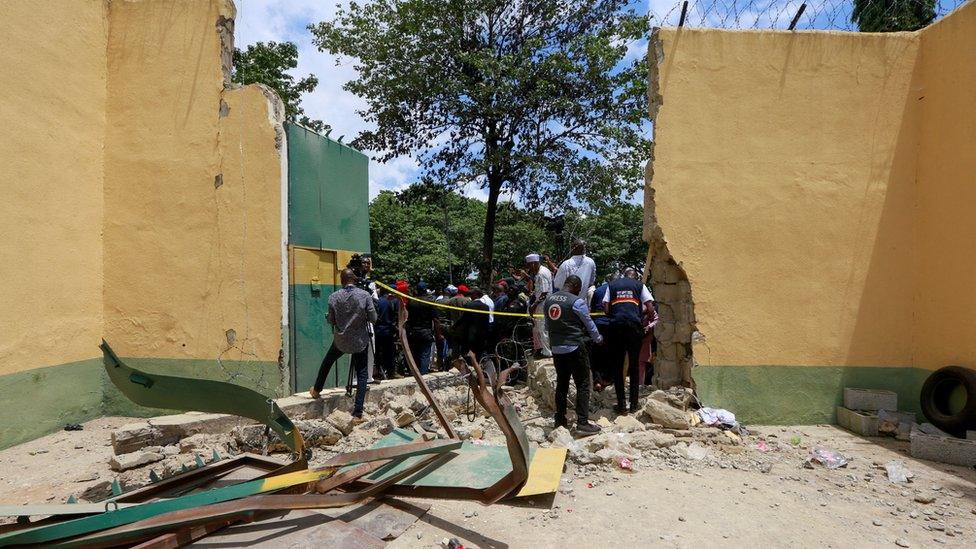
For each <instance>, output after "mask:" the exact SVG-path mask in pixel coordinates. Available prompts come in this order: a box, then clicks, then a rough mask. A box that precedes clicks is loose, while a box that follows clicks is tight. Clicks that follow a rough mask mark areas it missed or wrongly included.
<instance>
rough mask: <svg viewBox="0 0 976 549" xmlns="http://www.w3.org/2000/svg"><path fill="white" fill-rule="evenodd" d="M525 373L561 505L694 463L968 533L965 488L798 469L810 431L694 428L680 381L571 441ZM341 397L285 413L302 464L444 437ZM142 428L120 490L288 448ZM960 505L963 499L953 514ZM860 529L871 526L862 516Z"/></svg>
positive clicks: (447, 396) (607, 414) (98, 492)
mask: <svg viewBox="0 0 976 549" xmlns="http://www.w3.org/2000/svg"><path fill="white" fill-rule="evenodd" d="M536 374H537V375H536ZM529 379H530V380H531V381H530V383H529V386H528V387H519V388H515V389H511V390H507V394H508V396H509V398H510V399H511V400H512V402H513V404H514V406H515V408H516V410H517V412H518V414H519V417H520V418H522V421H523V424H524V426H525V433H526V437H527V438H528V439H529V441H530V442H532V443H533V444H536V445H538V446H540V447H553V448H565V449H566V450H567V464H566V471H565V473H564V474H563V478H562V480H561V482H560V488H559V492H560V494H561V497H566V498H568V499H569V500H572V499H574V498H575V497H576V494H577V493H578V492H579V491H580V490H583V489H589V488H595V489H599V490H600V491H601V493H611V494H612V493H614V489H615V486H614V484H616V483H619V482H625V481H626V480H625V479H626V478H627V477H628V475H629V474H631V473H633V472H635V471H653V470H664V469H669V470H676V471H683V472H686V473H688V474H690V475H693V476H701V471H703V470H704V469H705V468H712V469H724V470H736V469H738V470H751V471H757V472H760V473H763V474H766V475H771V476H772V477H774V478H775V479H777V480H778V481H779V482H780V483H781V484H782V485H783V487H784V489H783V493H784V494H785V493H791V490H790V485H791V484H804V485H807V484H813V483H815V482H820V483H823V484H824V485H826V486H827V487H826V488H824V489H823V490H822V491H821V492H820V494H821V496H820V498H818V499H817V500H816V501H815V502H816V503H817V504H818V505H820V506H828V505H830V502H831V501H832V500H834V499H836V498H843V499H844V500H847V501H850V502H856V503H859V504H874V505H878V506H880V507H882V508H884V509H889V510H890V513H891V516H893V517H899V518H902V519H903V520H904V521H907V522H906V524H908V525H911V524H914V525H916V526H914V527H917V528H920V529H921V530H922V531H924V532H926V533H927V534H928V535H929V537H931V536H932V535H937V536H938V537H936V538H934V539H935V540H936V541H937V542H939V543H941V542H943V541H945V540H951V539H952V538H953V537H955V536H960V535H963V533H964V531H965V532H967V533H971V531H972V528H971V527H969V526H966V527H964V526H962V525H961V524H962V523H963V520H961V519H963V518H964V517H965V516H968V517H969V519H967V520H968V521H970V522H971V521H972V516H973V514H976V509H973V514H970V508H971V507H972V505H971V501H972V500H971V499H968V498H971V497H973V494H972V493H971V492H970V493H966V494H964V493H963V492H961V491H960V490H959V489H957V487H951V488H950V487H945V488H943V487H941V486H928V485H925V486H919V485H920V484H921V483H920V482H919V481H918V480H917V478H916V479H913V478H912V477H913V476H915V475H913V474H912V472H911V471H908V470H907V469H905V468H904V463H902V462H900V461H897V462H884V463H882V462H875V463H871V462H864V461H861V462H859V461H858V459H857V457H856V455H855V456H854V457H853V458H852V460H851V463H850V464H849V465H848V467H847V468H845V469H837V470H826V469H823V468H821V469H817V470H810V469H803V468H802V463H803V461H804V459H805V458H806V456H807V455H808V454H809V451H810V449H811V448H813V447H815V446H816V445H817V444H818V441H817V440H815V439H814V438H813V437H811V436H810V435H809V434H807V433H806V432H802V431H799V430H796V429H790V428H785V427H784V428H763V432H762V433H758V432H757V433H748V432H747V431H741V432H733V431H728V430H723V429H720V428H717V427H709V426H705V425H703V424H701V423H700V422H698V416H697V414H696V413H695V412H694V407H695V405H696V404H697V403H696V401H695V399H694V396H693V394H692V393H691V391H690V390H687V389H683V388H673V389H671V390H668V391H660V390H654V389H653V388H642V391H641V400H640V406H639V411H638V412H637V413H635V414H631V415H624V416H617V415H616V414H614V413H613V412H612V408H613V406H614V404H615V394H614V391H613V390H612V389H610V390H604V391H602V392H599V393H596V392H594V393H593V394H592V397H591V407H590V420H591V421H593V422H594V423H597V424H598V425H600V426H601V427H602V432H600V433H598V434H596V435H594V436H590V437H584V438H576V437H575V436H574V432H573V431H572V430H571V429H566V428H564V427H559V428H554V425H553V407H554V406H553V398H554V395H555V370H554V368H553V367H552V366H551V362H549V361H539V362H538V363H536V364H535V365H534V366H533V369H532V372H531V373H530V376H529ZM371 392H372V391H371ZM433 392H434V393H435V395H436V396H437V398H438V400H439V401H440V403H441V405H442V406H443V408H444V412H445V414H446V415H447V416H448V417H449V418H450V420H451V422H452V424H453V425H454V428H455V430H456V431H457V433H458V435H459V436H460V437H461V438H462V439H464V440H466V441H476V442H477V443H479V444H491V445H502V446H503V445H504V444H505V438H504V436H503V434H502V433H501V431H500V430H499V429H498V427H497V425H496V424H495V422H494V421H493V420H492V419H491V418H490V416H489V415H488V414H487V413H486V412H485V410H483V409H481V407H480V406H476V403H475V402H474V400H473V399H472V398H471V397H470V395H469V393H468V389H467V388H466V387H463V386H447V387H440V388H437V389H434V390H433ZM351 400H352V399H346V400H345V401H343V405H342V406H341V407H338V408H336V409H334V410H329V409H327V410H325V411H324V412H319V414H318V415H311V414H310V415H309V416H308V417H301V416H293V421H294V422H295V424H296V426H297V427H298V428H299V430H300V431H301V432H302V434H303V436H304V437H305V439H306V441H307V443H308V445H309V447H311V448H312V449H313V458H312V462H311V464H310V465H311V466H313V467H314V466H316V465H317V464H318V463H321V462H322V461H324V460H326V459H328V458H330V457H332V456H334V455H336V454H338V453H341V452H348V451H353V450H360V449H364V448H367V447H369V446H370V445H372V444H373V443H375V442H376V441H377V440H378V439H380V438H381V437H383V436H385V435H387V434H389V433H390V432H392V431H393V429H394V428H398V427H399V428H402V429H405V430H411V431H416V432H418V433H423V432H438V431H440V435H441V436H443V430H442V429H441V428H440V426H439V423H438V421H437V419H436V417H435V415H434V413H433V410H432V409H431V408H430V407H429V406H428V404H427V402H426V400H425V399H424V397H423V396H422V395H421V394H420V393H419V391H417V390H413V391H412V392H403V391H401V392H396V393H393V394H390V395H389V396H386V397H380V398H377V395H373V396H372V397H370V398H369V399H368V400H367V406H366V409H365V414H364V419H365V421H364V422H362V423H360V424H354V422H353V421H352V416H351V415H350V414H349V410H351ZM568 414H569V417H568V418H567V419H568V420H569V424H570V425H571V426H573V425H575V420H576V418H575V414H574V412H573V409H572V405H570V406H569V412H568ZM144 427H145V426H142V427H140V428H141V429H142V430H141V431H140V430H139V429H140V428H135V429H132V430H130V432H132V436H128V437H120V440H135V439H137V438H141V439H142V440H149V441H153V442H155V444H152V445H143V446H142V447H140V448H139V449H138V450H136V451H134V452H131V453H134V454H136V455H133V456H128V455H126V454H129V453H124V454H123V455H118V456H115V457H114V458H113V461H118V462H119V465H118V467H119V468H118V469H116V466H113V470H116V471H117V477H116V478H117V479H118V480H119V482H120V483H121V484H122V486H123V488H124V489H127V490H128V489H132V488H135V487H139V486H142V485H145V484H147V483H148V476H149V471H150V470H152V471H154V472H155V473H156V475H157V476H159V477H161V478H165V477H168V476H171V475H174V474H178V473H179V472H181V471H182V470H183V468H192V467H195V466H196V464H197V461H198V458H199V459H203V460H204V461H205V462H207V463H209V461H210V459H211V456H212V453H213V451H214V450H217V452H218V453H219V454H220V455H221V456H225V457H226V456H232V455H236V454H237V453H240V452H245V451H248V452H255V453H268V454H272V455H273V454H283V453H286V452H288V449H287V447H285V446H284V445H283V444H282V443H281V441H279V440H277V437H276V436H275V435H274V434H273V433H272V435H271V437H268V436H266V434H265V432H266V429H265V427H264V426H263V425H258V424H245V425H238V426H237V427H234V428H232V429H228V430H227V433H226V434H219V435H212V434H202V433H201V434H194V435H191V436H187V437H184V438H182V439H181V440H175V441H171V442H166V443H165V444H161V443H159V442H158V441H159V440H164V441H165V440H166V439H165V438H163V439H161V438H160V433H157V432H154V431H152V428H149V429H146V428H144ZM113 442H115V440H113ZM837 450H845V449H843V448H837ZM157 457H158V459H157ZM147 460H148V461H147ZM123 464H132V465H131V467H129V466H124V465H123ZM122 467H125V468H124V469H123V468H122ZM903 477H904V480H903ZM923 478H924V476H923ZM98 480H99V482H98V484H96V485H95V486H93V487H92V488H89V490H88V493H86V494H84V496H87V497H82V498H81V499H85V500H86V501H92V500H97V499H101V498H103V497H106V496H107V495H108V494H109V493H110V490H111V480H112V479H111V478H109V479H104V478H99V479H98ZM895 482H897V484H895ZM866 487H870V490H871V492H870V494H873V495H870V496H869V495H865V488H866ZM853 488H860V490H853ZM744 489H755V488H754V487H745V488H744ZM89 498H91V499H89ZM771 505H775V504H771ZM962 505H968V506H967V507H965V509H963V508H962V507H961V506H962ZM562 512H564V511H561V510H558V509H555V508H554V509H552V510H548V511H546V512H544V513H540V514H539V515H538V516H537V517H535V519H536V520H542V521H549V520H557V519H558V517H559V516H560V515H561V513H562ZM886 513H887V511H886ZM878 520H879V521H881V522H882V523H883V526H878V528H883V527H888V524H889V522H888V521H883V520H881V519H878ZM867 526H868V527H871V528H875V526H872V523H871V522H868V523H867ZM905 535H906V537H905V538H899V539H898V540H895V539H894V537H892V538H889V543H897V541H904V542H905V543H906V544H908V541H906V540H907V539H912V540H913V541H912V543H917V542H916V540H915V537H914V534H912V535H909V531H908V530H907V529H906V532H905ZM904 546H908V545H904Z"/></svg>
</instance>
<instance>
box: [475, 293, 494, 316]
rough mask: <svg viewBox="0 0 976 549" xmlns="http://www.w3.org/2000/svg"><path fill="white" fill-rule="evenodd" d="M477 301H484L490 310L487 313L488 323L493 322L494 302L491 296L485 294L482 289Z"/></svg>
mask: <svg viewBox="0 0 976 549" xmlns="http://www.w3.org/2000/svg"><path fill="white" fill-rule="evenodd" d="M478 301H480V302H482V303H484V304H485V305H487V306H488V310H489V311H490V314H489V315H488V323H489V324H492V323H494V322H495V302H494V301H492V299H491V296H490V295H488V294H486V293H484V291H483V290H482V292H481V297H479V298H478Z"/></svg>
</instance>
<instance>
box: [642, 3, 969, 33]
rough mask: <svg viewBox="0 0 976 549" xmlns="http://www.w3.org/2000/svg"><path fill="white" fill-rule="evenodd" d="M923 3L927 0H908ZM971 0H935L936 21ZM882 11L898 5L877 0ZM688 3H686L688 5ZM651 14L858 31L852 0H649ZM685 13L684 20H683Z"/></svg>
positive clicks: (750, 26)
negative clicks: (852, 17)
mask: <svg viewBox="0 0 976 549" xmlns="http://www.w3.org/2000/svg"><path fill="white" fill-rule="evenodd" d="M908 1H910V2H918V3H919V4H924V3H925V2H924V0H908ZM966 1H968V0H936V2H935V6H934V7H935V18H934V19H933V20H932V22H933V23H934V22H935V21H938V20H939V19H941V18H943V17H945V16H946V15H948V14H949V13H950V12H952V11H953V10H954V9H956V8H958V7H959V6H961V5H963V4H964V3H966ZM875 2H877V3H878V4H880V7H881V9H882V10H884V11H883V13H894V11H895V10H896V9H898V6H897V5H896V3H895V2H892V1H890V0H875ZM686 4H687V6H686ZM647 10H648V16H649V17H650V19H651V24H652V25H654V26H656V27H677V26H685V27H700V28H718V29H736V30H786V29H789V28H790V25H791V24H792V23H793V20H794V18H795V19H796V24H795V27H794V28H795V29H796V30H835V31H849V32H857V31H858V27H857V23H855V22H854V21H852V20H851V13H852V12H853V10H854V3H853V2H852V1H851V0H813V1H809V0H808V1H803V0H688V2H687V3H686V2H684V1H683V0H677V1H676V0H648V5H647ZM682 14H683V17H684V20H683V21H682Z"/></svg>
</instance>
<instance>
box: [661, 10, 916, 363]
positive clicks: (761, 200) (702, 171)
mask: <svg viewBox="0 0 976 549" xmlns="http://www.w3.org/2000/svg"><path fill="white" fill-rule="evenodd" d="M659 38H660V39H661V40H662V42H663V60H662V61H661V63H660V64H659V66H658V71H659V86H660V90H659V91H660V95H661V96H662V97H663V103H662V104H661V108H660V110H659V112H658V118H657V120H656V123H655V140H656V145H655V160H654V176H653V186H654V189H655V191H656V196H655V201H656V205H657V217H658V222H659V224H660V226H661V227H662V228H663V230H664V234H665V237H666V239H667V241H668V245H669V249H670V251H671V253H672V255H673V256H674V257H675V258H676V259H677V260H678V261H679V262H681V263H682V264H683V266H684V268H685V270H686V272H687V275H688V278H689V280H690V282H691V286H692V291H693V297H694V300H695V312H696V317H697V319H698V328H699V330H700V331H701V332H702V333H703V334H704V336H705V341H706V344H699V345H697V346H696V347H695V358H696V359H697V360H698V361H699V362H700V363H702V364H706V365H707V364H716V365H819V366H831V365H859V366H872V365H879V366H881V365H883V366H900V365H910V364H911V361H912V317H913V310H912V300H911V288H912V264H913V261H914V256H913V250H912V230H913V229H912V217H913V200H914V195H913V184H914V174H915V164H914V150H915V143H916V139H917V133H918V132H917V125H918V120H917V112H916V111H917V109H916V107H915V102H914V101H912V100H910V99H911V98H912V97H913V95H914V86H915V83H914V81H913V78H914V73H915V65H916V57H917V53H918V48H919V39H918V36H917V35H915V34H909V33H905V34H889V35H871V34H854V33H824V32H817V33H806V32H804V33H784V32H735V31H733V32H728V31H718V30H700V29H689V28H685V29H664V30H661V31H660V33H659Z"/></svg>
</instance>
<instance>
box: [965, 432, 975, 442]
mask: <svg viewBox="0 0 976 549" xmlns="http://www.w3.org/2000/svg"><path fill="white" fill-rule="evenodd" d="M966 440H976V431H966Z"/></svg>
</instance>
